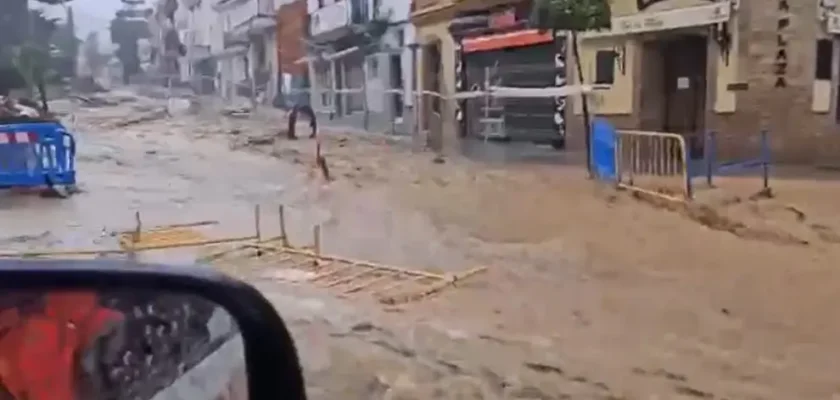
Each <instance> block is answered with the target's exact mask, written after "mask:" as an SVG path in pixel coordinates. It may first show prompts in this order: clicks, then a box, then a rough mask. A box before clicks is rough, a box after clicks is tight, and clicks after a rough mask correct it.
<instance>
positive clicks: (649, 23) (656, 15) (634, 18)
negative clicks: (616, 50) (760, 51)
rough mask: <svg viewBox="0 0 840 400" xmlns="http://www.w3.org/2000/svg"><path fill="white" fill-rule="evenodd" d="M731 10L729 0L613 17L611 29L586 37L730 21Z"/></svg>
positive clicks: (589, 34) (586, 35) (590, 33)
mask: <svg viewBox="0 0 840 400" xmlns="http://www.w3.org/2000/svg"><path fill="white" fill-rule="evenodd" d="M731 10H732V5H731V4H730V3H729V2H728V1H727V2H719V3H715V4H711V5H708V6H696V7H686V8H678V9H674V10H668V11H659V12H650V13H644V12H642V13H637V14H632V15H625V16H621V17H615V18H613V19H612V29H611V30H609V31H602V32H587V33H586V34H585V35H584V37H600V36H615V35H632V34H636V33H645V32H656V31H664V30H670V29H679V28H689V27H692V26H704V25H712V24H717V23H721V22H726V21H729V17H730V15H731V13H732V11H731Z"/></svg>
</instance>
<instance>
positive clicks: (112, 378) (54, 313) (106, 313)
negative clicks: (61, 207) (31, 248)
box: [0, 260, 306, 400]
mask: <svg viewBox="0 0 840 400" xmlns="http://www.w3.org/2000/svg"><path fill="white" fill-rule="evenodd" d="M0 293H2V294H0V391H4V392H5V393H0V398H13V399H25V398H26V399H32V398H63V399H97V398H101V399H106V398H107V399H118V398H120V399H122V398H124V399H142V400H147V399H149V400H150V399H155V400H162V399H190V400H216V399H230V400H245V399H250V400H255V399H266V400H268V399H271V400H276V399H294V400H298V399H300V400H305V399H306V392H305V385H304V380H303V374H302V371H301V366H300V363H299V360H298V355H297V350H296V348H295V345H294V342H293V341H292V338H291V335H290V334H289V331H288V329H287V328H286V325H285V323H284V322H283V319H282V318H281V317H280V316H279V315H278V314H277V312H276V311H275V309H274V307H273V306H272V305H271V303H269V301H268V300H266V298H265V297H263V296H262V294H260V292H258V291H257V290H256V289H255V288H253V287H252V286H250V285H248V284H246V283H244V282H241V281H238V280H236V279H233V278H230V277H228V276H226V275H223V274H221V273H219V272H217V271H215V270H213V269H210V268H206V267H202V266H194V267H177V266H166V265H153V264H151V265H150V264H139V263H135V262H132V261H119V260H90V261H86V260H85V261H82V260H46V261H42V260H0ZM3 394H5V395H7V396H3Z"/></svg>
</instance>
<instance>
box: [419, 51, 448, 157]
mask: <svg viewBox="0 0 840 400" xmlns="http://www.w3.org/2000/svg"><path fill="white" fill-rule="evenodd" d="M422 60H423V61H422V63H423V69H422V71H423V77H422V79H423V88H422V89H423V91H424V92H425V91H428V92H432V94H428V93H423V95H422V96H421V98H422V100H421V101H422V110H423V111H422V121H420V129H421V130H423V131H425V132H427V137H426V145H427V146H428V147H429V148H431V149H435V150H440V149H442V147H443V136H442V135H443V133H442V128H443V119H442V114H441V99H440V94H441V93H440V92H441V89H442V87H441V81H442V79H443V77H442V76H441V74H442V66H441V65H442V64H441V61H442V58H441V42H440V40H435V41H433V42H431V43H427V44H425V45H423V47H422Z"/></svg>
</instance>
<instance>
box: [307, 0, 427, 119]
mask: <svg viewBox="0 0 840 400" xmlns="http://www.w3.org/2000/svg"><path fill="white" fill-rule="evenodd" d="M410 5H411V2H410V0H392V1H382V0H338V1H336V0H307V13H308V14H309V38H308V44H309V56H308V57H307V58H306V60H305V61H306V62H307V67H308V70H309V77H310V84H311V97H310V101H311V103H312V106H313V108H314V109H315V110H316V111H321V112H322V113H328V114H329V115H330V117H331V118H332V119H339V120H343V121H344V122H349V123H350V124H351V125H355V126H359V127H363V128H367V129H377V128H378V127H382V126H392V127H395V128H397V129H400V130H402V131H407V130H408V124H409V121H407V117H408V116H411V115H412V114H413V112H412V111H411V109H412V108H411V106H412V104H413V101H412V100H413V99H412V96H411V93H410V90H411V88H410V85H407V84H406V83H407V82H412V80H413V72H414V71H413V68H409V67H410V65H411V63H412V61H411V60H412V58H411V57H412V53H411V51H410V50H409V47H408V45H409V44H411V43H413V41H414V27H413V26H412V25H411V24H410V23H408V16H409V12H410ZM383 26H384V27H385V28H384V29H383V28H382V27H383ZM377 27H379V28H377ZM378 29H380V30H378Z"/></svg>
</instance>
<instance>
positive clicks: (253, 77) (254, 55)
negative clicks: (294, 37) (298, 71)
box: [202, 0, 277, 103]
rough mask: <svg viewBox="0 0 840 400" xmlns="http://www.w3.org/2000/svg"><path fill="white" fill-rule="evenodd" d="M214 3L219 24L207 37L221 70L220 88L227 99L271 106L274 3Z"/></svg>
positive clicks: (223, 0)
mask: <svg viewBox="0 0 840 400" xmlns="http://www.w3.org/2000/svg"><path fill="white" fill-rule="evenodd" d="M202 1H207V0H202ZM212 1H215V3H214V4H213V5H212V6H211V8H212V10H213V11H214V12H215V16H216V18H215V19H216V21H215V27H214V29H212V30H211V29H208V35H209V36H210V53H211V55H212V56H213V58H214V59H215V60H216V64H217V66H218V82H217V87H218V88H219V90H220V91H221V93H222V94H223V96H224V97H226V98H233V97H247V98H250V99H252V100H255V101H258V102H260V103H268V102H270V101H271V100H272V99H273V98H274V96H275V94H276V88H277V72H276V71H277V51H276V47H277V43H276V38H275V34H274V33H275V30H276V29H275V28H276V25H277V23H276V20H275V12H276V8H275V2H274V0H212ZM216 28H218V29H216Z"/></svg>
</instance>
